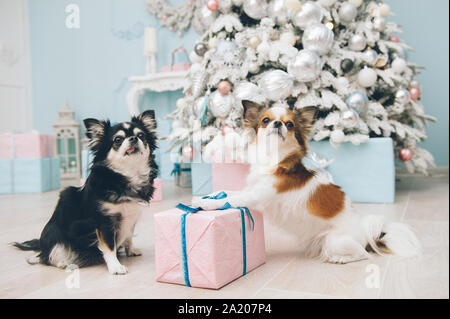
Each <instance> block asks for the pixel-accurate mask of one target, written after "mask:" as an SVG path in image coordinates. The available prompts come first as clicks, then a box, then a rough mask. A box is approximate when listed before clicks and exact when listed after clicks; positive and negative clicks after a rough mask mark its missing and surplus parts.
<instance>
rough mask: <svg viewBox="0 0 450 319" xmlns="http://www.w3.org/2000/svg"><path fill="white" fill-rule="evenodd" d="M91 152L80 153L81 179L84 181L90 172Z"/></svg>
mask: <svg viewBox="0 0 450 319" xmlns="http://www.w3.org/2000/svg"><path fill="white" fill-rule="evenodd" d="M91 164H92V152H91V151H90V150H82V151H81V178H82V179H84V180H86V179H87V178H88V176H89V173H90V171H91Z"/></svg>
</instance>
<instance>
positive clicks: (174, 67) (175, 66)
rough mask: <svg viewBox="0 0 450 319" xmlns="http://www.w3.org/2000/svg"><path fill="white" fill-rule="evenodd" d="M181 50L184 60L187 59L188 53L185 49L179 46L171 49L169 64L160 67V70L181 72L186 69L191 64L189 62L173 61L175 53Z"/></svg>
mask: <svg viewBox="0 0 450 319" xmlns="http://www.w3.org/2000/svg"><path fill="white" fill-rule="evenodd" d="M177 52H181V53H184V55H185V56H186V60H187V61H189V55H188V53H187V51H186V49H184V48H182V47H180V48H176V49H174V50H172V52H171V62H170V65H166V66H163V67H162V68H161V72H182V71H187V70H189V68H190V67H191V64H190V63H189V62H179V63H175V53H177Z"/></svg>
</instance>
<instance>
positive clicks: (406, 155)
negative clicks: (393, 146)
mask: <svg viewBox="0 0 450 319" xmlns="http://www.w3.org/2000/svg"><path fill="white" fill-rule="evenodd" d="M399 157H400V159H401V160H402V161H403V162H408V161H410V160H411V159H412V158H413V152H412V151H411V150H410V149H409V148H402V149H401V150H400V152H399Z"/></svg>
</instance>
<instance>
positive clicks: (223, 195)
mask: <svg viewBox="0 0 450 319" xmlns="http://www.w3.org/2000/svg"><path fill="white" fill-rule="evenodd" d="M227 196H228V195H227V194H226V193H225V192H220V193H218V194H217V195H215V196H205V197H202V199H216V200H218V199H224V198H227ZM176 208H178V209H181V210H182V211H184V212H185V213H184V214H183V215H182V216H181V250H182V259H183V273H184V281H185V283H186V286H188V287H191V283H190V281H189V270H188V261H187V248H186V217H187V215H189V214H191V213H197V212H199V211H204V209H203V208H201V207H197V208H194V207H191V206H187V205H184V204H181V203H180V204H178V205H177V206H176ZM231 208H236V209H239V210H240V212H241V221H242V259H243V271H242V275H243V276H244V275H245V274H246V273H247V242H246V236H245V215H247V216H248V217H249V218H250V221H251V222H252V231H254V230H255V221H254V220H253V216H252V214H251V213H250V210H249V209H248V208H247V207H233V206H231V204H230V203H228V202H226V203H225V204H224V205H223V206H222V207H221V208H218V209H217V210H227V209H231Z"/></svg>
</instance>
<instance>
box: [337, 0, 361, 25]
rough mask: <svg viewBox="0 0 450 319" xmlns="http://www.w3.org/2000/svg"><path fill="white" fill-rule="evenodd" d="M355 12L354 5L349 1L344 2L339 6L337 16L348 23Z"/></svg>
mask: <svg viewBox="0 0 450 319" xmlns="http://www.w3.org/2000/svg"><path fill="white" fill-rule="evenodd" d="M357 14H358V10H357V9H356V7H355V6H354V5H353V4H351V3H349V2H344V3H343V4H342V5H341V7H340V8H339V18H340V19H341V21H342V22H344V23H350V22H352V21H353V20H355V18H356V15H357Z"/></svg>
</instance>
